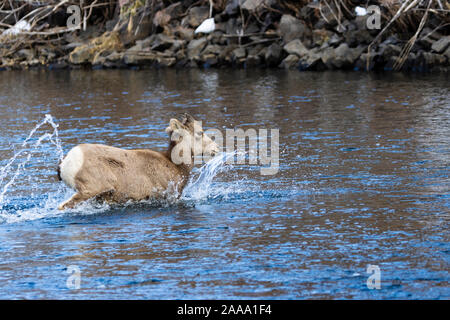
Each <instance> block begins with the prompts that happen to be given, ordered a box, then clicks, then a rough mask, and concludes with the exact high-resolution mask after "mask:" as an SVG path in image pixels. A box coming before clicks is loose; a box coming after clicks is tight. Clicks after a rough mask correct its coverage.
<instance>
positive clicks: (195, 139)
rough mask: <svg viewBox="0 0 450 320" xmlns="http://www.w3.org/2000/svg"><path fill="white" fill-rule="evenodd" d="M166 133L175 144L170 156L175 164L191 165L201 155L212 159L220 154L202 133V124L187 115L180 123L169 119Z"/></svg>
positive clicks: (216, 147) (209, 139) (217, 148)
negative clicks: (194, 158)
mask: <svg viewBox="0 0 450 320" xmlns="http://www.w3.org/2000/svg"><path fill="white" fill-rule="evenodd" d="M166 132H167V133H168V134H169V135H170V140H171V141H173V142H174V143H175V147H174V148H173V149H172V155H171V156H172V161H173V162H175V163H177V162H178V163H186V164H187V163H188V162H189V163H192V159H193V157H197V156H202V155H205V156H208V157H212V156H215V155H217V154H218V153H219V152H220V149H219V146H218V145H217V144H216V143H215V142H214V141H213V140H212V139H211V138H210V137H208V135H207V134H205V133H204V132H203V127H202V122H201V121H197V120H195V119H194V117H192V116H191V115H189V114H187V113H185V114H184V115H183V117H182V119H181V121H180V120H177V119H170V124H169V126H168V127H167V128H166ZM174 156H175V157H174ZM175 158H179V159H175Z"/></svg>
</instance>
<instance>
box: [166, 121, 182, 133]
mask: <svg viewBox="0 0 450 320" xmlns="http://www.w3.org/2000/svg"><path fill="white" fill-rule="evenodd" d="M169 127H170V128H171V129H172V131H175V130H178V129H182V128H183V125H182V124H181V122H180V121H178V120H177V119H170V123H169Z"/></svg>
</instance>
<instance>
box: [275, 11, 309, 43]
mask: <svg viewBox="0 0 450 320" xmlns="http://www.w3.org/2000/svg"><path fill="white" fill-rule="evenodd" d="M278 34H279V35H280V36H281V37H282V38H283V40H284V43H288V42H290V41H292V40H294V39H301V40H304V39H305V38H307V37H309V36H310V35H311V30H310V29H309V28H308V27H307V26H306V25H305V24H304V23H303V22H302V21H300V20H299V19H297V18H295V17H293V16H291V15H289V14H284V15H283V16H282V17H281V20H280V24H279V26H278Z"/></svg>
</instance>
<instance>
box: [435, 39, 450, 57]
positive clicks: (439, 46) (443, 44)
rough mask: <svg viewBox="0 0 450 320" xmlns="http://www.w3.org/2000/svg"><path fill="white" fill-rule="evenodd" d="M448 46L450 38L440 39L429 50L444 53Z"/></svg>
mask: <svg viewBox="0 0 450 320" xmlns="http://www.w3.org/2000/svg"><path fill="white" fill-rule="evenodd" d="M449 46H450V36H446V37H442V38H441V39H440V40H438V41H436V42H435V43H433V45H432V46H431V49H433V51H435V52H437V53H442V52H444V51H445V50H446V49H447V48H448V47H449Z"/></svg>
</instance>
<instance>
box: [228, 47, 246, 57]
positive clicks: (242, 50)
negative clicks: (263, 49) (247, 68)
mask: <svg viewBox="0 0 450 320" xmlns="http://www.w3.org/2000/svg"><path fill="white" fill-rule="evenodd" d="M231 55H232V56H233V59H234V60H241V59H244V58H245V57H246V55H247V52H246V51H245V48H242V47H239V48H236V49H234V50H233V52H231Z"/></svg>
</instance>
